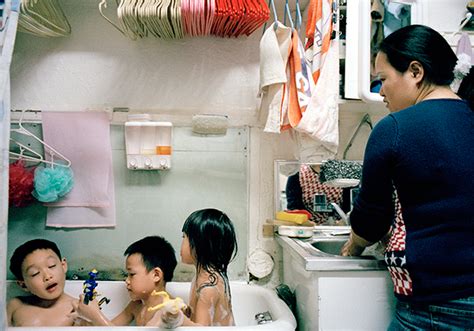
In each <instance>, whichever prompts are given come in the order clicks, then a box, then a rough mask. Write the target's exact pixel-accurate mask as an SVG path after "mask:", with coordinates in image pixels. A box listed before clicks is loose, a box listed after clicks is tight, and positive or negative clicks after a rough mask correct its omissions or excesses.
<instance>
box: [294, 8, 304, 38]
mask: <svg viewBox="0 0 474 331" xmlns="http://www.w3.org/2000/svg"><path fill="white" fill-rule="evenodd" d="M302 21H303V17H302V16H301V8H300V1H299V0H296V10H295V28H296V31H298V34H299V32H300V29H301V25H302Z"/></svg>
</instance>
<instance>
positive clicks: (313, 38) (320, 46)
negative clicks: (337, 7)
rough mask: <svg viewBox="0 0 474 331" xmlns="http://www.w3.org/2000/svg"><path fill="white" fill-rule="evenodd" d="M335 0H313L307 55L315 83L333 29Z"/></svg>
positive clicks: (307, 28)
mask: <svg viewBox="0 0 474 331" xmlns="http://www.w3.org/2000/svg"><path fill="white" fill-rule="evenodd" d="M333 3H334V0H311V1H310V3H309V9H308V23H307V24H306V42H305V56H306V58H307V59H308V61H309V63H311V72H312V75H313V80H314V82H315V83H317V82H318V79H319V75H320V72H321V68H322V67H323V65H324V59H325V57H326V54H327V52H328V50H329V46H330V41H331V34H332V31H333V16H332V15H333V8H332V6H333Z"/></svg>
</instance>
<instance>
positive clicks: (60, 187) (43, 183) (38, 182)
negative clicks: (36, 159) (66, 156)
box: [32, 165, 74, 202]
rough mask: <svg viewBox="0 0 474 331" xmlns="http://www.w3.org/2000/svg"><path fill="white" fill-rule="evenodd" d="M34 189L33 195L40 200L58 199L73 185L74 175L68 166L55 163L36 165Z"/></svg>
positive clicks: (50, 200)
mask: <svg viewBox="0 0 474 331" xmlns="http://www.w3.org/2000/svg"><path fill="white" fill-rule="evenodd" d="M34 185H35V189H34V191H33V193H32V194H33V196H34V197H35V198H36V199H38V201H41V202H54V201H58V200H59V199H60V198H61V197H63V196H65V195H66V194H68V193H69V192H70V191H71V189H72V186H73V185H74V177H73V173H72V170H71V168H70V167H66V166H60V165H57V166H55V167H54V168H51V167H38V168H36V170H35V179H34Z"/></svg>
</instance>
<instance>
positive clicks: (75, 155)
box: [42, 111, 112, 207]
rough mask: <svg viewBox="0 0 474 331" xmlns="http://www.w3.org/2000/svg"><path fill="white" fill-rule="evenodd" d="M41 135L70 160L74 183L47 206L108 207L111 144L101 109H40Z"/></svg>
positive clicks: (105, 114) (107, 123)
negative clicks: (65, 193) (66, 192)
mask: <svg viewBox="0 0 474 331" xmlns="http://www.w3.org/2000/svg"><path fill="white" fill-rule="evenodd" d="M42 120H43V139H44V141H45V142H46V143H47V144H48V145H50V146H52V147H54V148H55V149H56V150H58V151H59V152H61V154H63V155H64V156H66V157H67V158H68V159H69V160H70V161H71V164H72V165H71V168H72V171H73V173H74V187H73V188H72V190H71V192H69V193H68V194H67V195H66V196H65V197H64V198H63V199H61V200H60V201H58V202H55V203H51V204H48V206H68V207H72V206H74V207H108V206H110V197H109V193H108V190H107V185H108V182H109V177H110V175H111V173H110V165H111V163H112V148H111V147H110V123H109V118H108V115H107V113H104V112H46V111H45V112H43V113H42Z"/></svg>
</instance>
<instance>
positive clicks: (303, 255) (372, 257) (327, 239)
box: [277, 232, 386, 270]
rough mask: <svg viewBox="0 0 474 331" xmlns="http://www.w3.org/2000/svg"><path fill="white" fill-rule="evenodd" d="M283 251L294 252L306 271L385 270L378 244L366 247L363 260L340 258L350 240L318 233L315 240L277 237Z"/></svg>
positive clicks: (380, 248)
mask: <svg viewBox="0 0 474 331" xmlns="http://www.w3.org/2000/svg"><path fill="white" fill-rule="evenodd" d="M277 238H278V239H277V240H278V241H279V242H280V244H281V245H282V247H288V248H291V250H292V251H293V252H295V253H296V256H298V258H299V259H301V260H302V261H303V263H304V265H305V268H306V270H383V269H386V265H385V261H384V256H383V247H381V246H380V245H379V244H378V243H377V244H375V245H372V246H369V247H367V248H366V249H365V250H364V252H363V254H362V255H361V256H341V249H342V246H343V245H344V244H345V243H346V242H347V240H348V239H349V236H348V235H347V234H346V235H331V234H328V233H317V232H315V233H314V235H313V237H312V238H308V239H299V238H289V237H284V236H278V237H277Z"/></svg>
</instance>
